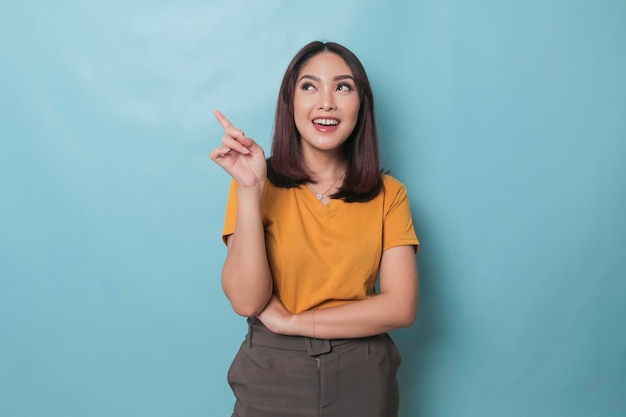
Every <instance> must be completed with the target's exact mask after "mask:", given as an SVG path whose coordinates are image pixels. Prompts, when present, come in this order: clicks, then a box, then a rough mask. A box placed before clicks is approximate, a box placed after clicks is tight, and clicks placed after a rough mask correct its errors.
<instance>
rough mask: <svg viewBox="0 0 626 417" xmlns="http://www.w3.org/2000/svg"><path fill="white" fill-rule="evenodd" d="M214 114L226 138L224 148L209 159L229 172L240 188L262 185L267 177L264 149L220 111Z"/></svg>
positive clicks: (223, 141)
mask: <svg viewBox="0 0 626 417" xmlns="http://www.w3.org/2000/svg"><path fill="white" fill-rule="evenodd" d="M213 113H214V114H215V118H216V119H217V121H218V122H219V123H220V124H221V125H222V127H223V128H224V137H223V138H222V146H221V147H219V148H216V149H214V150H213V151H212V152H211V153H210V154H209V157H210V158H211V159H212V160H213V161H214V162H215V163H216V164H218V165H219V166H221V167H222V168H223V169H224V170H225V171H226V172H228V174H229V175H230V176H231V177H233V179H234V180H235V181H236V182H237V185H238V186H239V187H244V188H251V187H255V186H257V185H262V184H263V183H264V182H265V178H266V176H267V164H266V162H265V153H264V152H263V149H262V148H261V147H260V146H259V145H257V144H256V142H254V141H253V140H252V139H250V138H248V137H246V136H245V134H244V133H243V131H242V130H241V129H238V128H236V127H235V126H233V124H232V123H231V122H230V121H229V120H228V119H227V118H226V117H225V116H224V115H223V114H222V113H221V112H220V111H219V110H215V111H214V112H213Z"/></svg>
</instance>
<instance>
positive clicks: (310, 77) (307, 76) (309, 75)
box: [300, 74, 356, 82]
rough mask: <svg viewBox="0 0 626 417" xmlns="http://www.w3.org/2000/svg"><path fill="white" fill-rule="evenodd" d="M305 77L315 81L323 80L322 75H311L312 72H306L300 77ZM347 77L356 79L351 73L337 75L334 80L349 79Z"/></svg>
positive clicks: (301, 78)
mask: <svg viewBox="0 0 626 417" xmlns="http://www.w3.org/2000/svg"><path fill="white" fill-rule="evenodd" d="M305 78H306V79H309V80H313V81H318V82H319V81H321V79H320V77H316V76H315V75H311V74H304V75H303V76H302V77H300V81H301V80H303V79H305ZM347 79H350V80H352V81H355V80H354V77H353V76H352V75H350V74H345V75H337V76H336V77H334V78H333V81H340V80H347ZM355 82H356V81H355Z"/></svg>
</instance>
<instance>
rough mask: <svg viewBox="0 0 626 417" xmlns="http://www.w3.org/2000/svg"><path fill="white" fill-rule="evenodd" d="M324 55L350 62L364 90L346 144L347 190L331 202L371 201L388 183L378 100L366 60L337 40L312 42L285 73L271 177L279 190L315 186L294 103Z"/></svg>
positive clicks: (279, 102)
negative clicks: (315, 60)
mask: <svg viewBox="0 0 626 417" xmlns="http://www.w3.org/2000/svg"><path fill="white" fill-rule="evenodd" d="M322 52H331V53H334V54H337V55H339V56H340V57H341V58H343V60H344V61H345V62H346V64H347V65H348V67H350V70H351V71H352V75H353V76H354V80H355V83H356V86H357V89H358V91H359V97H360V107H359V117H358V120H357V123H356V126H355V127H354V130H353V131H352V134H351V135H350V137H349V138H348V139H347V140H346V142H345V143H344V145H343V150H344V156H345V158H346V161H347V167H346V174H345V178H344V182H343V186H342V187H341V188H340V189H339V190H338V191H337V192H336V193H335V194H333V195H332V196H331V198H336V199H343V200H344V201H346V202H363V201H369V200H371V199H373V198H374V197H376V196H377V195H378V193H380V191H381V189H382V186H383V183H382V177H381V174H380V161H379V155H378V134H377V132H376V121H375V118H374V96H373V94H372V88H371V86H370V83H369V80H368V79H367V74H366V73H365V69H364V68H363V65H362V64H361V61H359V59H358V58H357V57H356V55H354V54H353V53H352V52H351V51H350V50H349V49H348V48H346V47H344V46H342V45H340V44H338V43H335V42H326V43H324V42H318V41H315V42H311V43H309V44H308V45H306V46H304V48H302V49H301V50H300V51H299V52H298V53H297V54H296V56H295V57H294V58H293V59H292V60H291V63H290V64H289V66H288V67H287V70H286V71H285V75H284V77H283V81H282V83H281V85H280V91H279V93H278V104H277V106H276V120H275V122H274V138H273V141H272V156H271V157H270V158H269V159H268V166H267V168H268V171H267V175H268V179H269V180H270V181H271V182H272V184H274V185H276V186H277V187H283V188H293V187H299V186H300V185H301V184H304V183H306V182H311V178H310V176H309V173H308V172H307V171H306V166H305V162H304V156H303V155H302V145H301V142H300V134H299V133H298V129H297V128H296V124H295V121H294V106H293V99H294V93H295V88H296V81H297V78H298V74H299V73H300V70H301V69H302V67H303V66H304V65H305V64H306V62H307V61H308V60H309V59H311V58H312V57H314V56H315V55H317V54H319V53H322Z"/></svg>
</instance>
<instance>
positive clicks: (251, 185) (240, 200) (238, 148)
mask: <svg viewBox="0 0 626 417" xmlns="http://www.w3.org/2000/svg"><path fill="white" fill-rule="evenodd" d="M215 117H216V118H217V120H218V121H219V123H220V124H221V125H222V127H223V128H224V137H223V138H222V146H221V147H219V148H216V149H214V150H213V151H212V152H211V153H210V154H209V156H210V158H211V159H212V160H213V161H214V162H215V163H217V164H218V165H219V166H221V167H222V168H223V169H224V170H225V171H226V172H227V173H228V174H229V175H230V176H231V177H232V178H233V179H234V180H235V181H236V182H237V185H238V187H237V221H236V223H235V231H234V233H233V234H232V235H230V236H228V238H227V244H228V255H227V256H226V261H225V262H224V267H223V269H222V288H223V289H224V293H225V294H226V297H228V300H229V301H230V303H231V305H232V307H233V310H235V312H236V313H237V314H239V315H241V316H245V317H251V316H256V315H257V314H259V313H260V312H261V311H263V308H264V307H265V306H266V305H267V303H268V301H269V299H270V297H271V295H272V276H271V273H270V268H269V264H268V262H267V252H266V250H265V234H264V229H263V219H262V217H261V200H262V198H263V188H264V186H265V181H266V177H267V163H266V161H265V154H264V153H263V149H262V148H261V147H260V146H259V145H257V144H256V143H255V142H254V141H253V140H252V139H250V138H247V137H246V136H245V134H244V133H243V131H241V130H240V129H237V128H236V127H234V126H233V125H232V124H231V123H230V122H229V121H228V119H226V117H224V115H223V114H222V113H220V112H219V111H217V110H216V111H215Z"/></svg>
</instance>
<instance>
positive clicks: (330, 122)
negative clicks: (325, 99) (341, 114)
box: [313, 118, 339, 126]
mask: <svg viewBox="0 0 626 417" xmlns="http://www.w3.org/2000/svg"><path fill="white" fill-rule="evenodd" d="M313 123H314V124H316V125H320V126H337V125H338V124H339V120H337V119H321V118H320V119H313Z"/></svg>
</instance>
